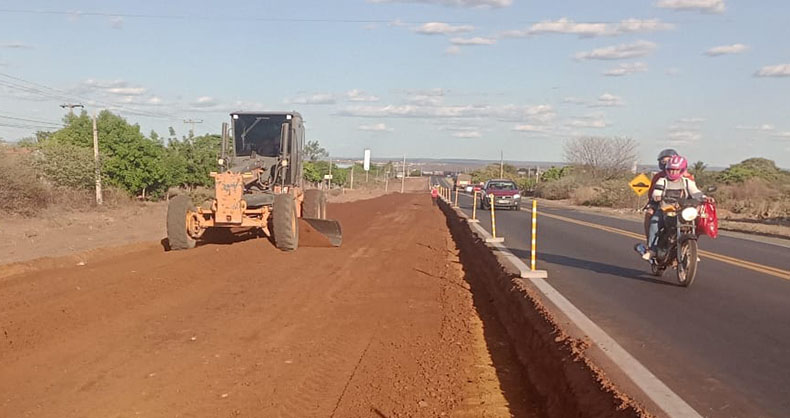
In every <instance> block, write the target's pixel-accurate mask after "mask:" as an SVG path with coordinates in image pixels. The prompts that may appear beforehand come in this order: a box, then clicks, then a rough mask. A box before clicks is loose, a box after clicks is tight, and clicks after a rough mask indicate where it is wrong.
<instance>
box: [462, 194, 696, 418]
mask: <svg viewBox="0 0 790 418" xmlns="http://www.w3.org/2000/svg"><path fill="white" fill-rule="evenodd" d="M447 209H449V210H452V211H453V212H454V213H455V214H456V215H457V216H458V217H459V218H462V219H464V220H465V223H466V224H467V226H468V227H469V228H470V230H471V232H472V233H474V234H475V235H477V236H478V237H479V238H480V239H481V240H483V241H484V242H486V246H487V247H489V248H490V249H491V251H492V252H493V253H495V255H496V256H497V258H498V259H499V260H501V261H504V262H505V263H506V264H509V265H510V266H506V269H507V267H510V270H511V271H517V272H519V276H520V277H521V280H522V281H523V282H524V284H528V285H529V286H530V287H531V288H533V289H535V290H537V291H538V292H539V293H540V296H541V298H542V299H544V300H546V301H548V302H550V305H551V306H553V307H554V308H555V309H556V310H557V311H558V312H559V313H560V314H561V316H562V317H564V318H566V319H567V320H568V321H569V323H570V325H572V326H573V327H574V328H575V329H577V330H578V331H580V332H581V337H582V338H586V339H588V340H589V341H591V342H592V343H593V346H594V347H595V348H597V349H599V350H600V353H602V355H603V357H604V361H603V362H602V363H604V364H602V365H601V364H599V365H598V366H599V367H601V368H602V369H605V370H606V373H607V375H613V376H624V377H625V379H627V380H628V381H630V382H629V383H630V384H626V385H625V386H627V387H629V388H631V387H632V388H634V389H636V390H637V391H638V392H641V394H640V395H639V396H637V397H635V398H637V399H644V400H646V401H647V402H648V403H649V404H651V405H652V406H654V407H655V408H657V409H658V410H659V411H660V412H661V414H660V415H662V416H668V417H690V418H696V417H699V418H701V415H700V414H699V413H697V411H695V410H694V409H693V408H692V407H691V406H690V405H689V404H688V403H686V402H685V401H684V400H683V399H682V398H680V396H678V395H677V394H676V393H675V392H673V391H672V390H671V389H670V388H669V387H668V386H666V385H665V384H664V383H663V382H662V381H661V380H659V379H658V378H657V377H656V376H655V375H654V374H653V373H652V372H650V371H649V370H648V369H647V368H646V367H645V366H644V365H642V364H641V363H640V362H639V361H638V360H637V359H635V358H634V357H633V356H631V354H630V353H628V352H627V351H626V350H625V349H624V348H623V347H622V346H620V344H618V343H617V342H616V341H615V340H614V339H613V338H612V337H611V336H609V335H608V334H607V333H606V332H605V331H604V330H603V329H601V328H600V327H599V326H598V325H597V324H595V323H594V322H593V321H592V320H590V318H589V317H587V316H586V315H585V314H584V313H583V312H582V311H581V310H579V309H578V308H577V307H576V306H574V305H573V304H572V303H571V302H570V301H569V300H568V299H567V298H565V297H564V296H563V295H562V294H560V292H558V291H557V290H556V289H555V288H554V287H552V286H551V284H550V283H549V282H548V280H546V279H548V272H546V271H534V272H533V271H532V270H531V269H530V268H529V267H528V266H527V265H526V264H525V263H524V262H523V261H521V260H520V259H519V258H518V257H516V256H515V255H514V254H513V253H512V252H510V250H509V249H507V247H505V245H504V244H503V243H502V242H491V241H489V240H490V239H491V235H490V234H489V233H488V231H486V230H485V229H483V227H482V226H480V224H479V223H469V222H468V220H469V217H468V216H467V215H466V214H465V213H463V211H461V210H460V208H454V207H451V205H448V207H447ZM611 368H614V369H615V370H611ZM656 412H658V411H656Z"/></svg>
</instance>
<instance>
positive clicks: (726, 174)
mask: <svg viewBox="0 0 790 418" xmlns="http://www.w3.org/2000/svg"><path fill="white" fill-rule="evenodd" d="M754 177H759V178H761V179H763V180H767V181H769V182H772V181H776V180H781V179H783V178H784V179H790V172H787V171H784V170H781V169H779V168H778V167H777V166H776V163H774V162H773V161H772V160H769V159H766V158H749V159H746V160H743V161H741V162H740V163H738V164H733V165H731V166H730V167H729V168H727V169H726V170H724V171H722V172H721V173H720V174H719V180H721V181H723V182H726V183H741V182H744V181H746V180H748V179H750V178H754Z"/></svg>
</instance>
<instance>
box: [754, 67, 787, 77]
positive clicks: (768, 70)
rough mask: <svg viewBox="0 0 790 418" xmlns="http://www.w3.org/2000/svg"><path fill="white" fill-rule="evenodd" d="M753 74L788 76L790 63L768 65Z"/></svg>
mask: <svg viewBox="0 0 790 418" xmlns="http://www.w3.org/2000/svg"><path fill="white" fill-rule="evenodd" d="M754 75H755V76H757V77H790V64H778V65H768V66H765V67H763V68H761V69H760V70H759V71H757V72H756V73H755V74H754Z"/></svg>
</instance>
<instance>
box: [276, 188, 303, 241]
mask: <svg viewBox="0 0 790 418" xmlns="http://www.w3.org/2000/svg"><path fill="white" fill-rule="evenodd" d="M272 229H273V231H272V235H273V236H274V245H275V246H276V247H277V248H279V249H281V250H283V251H293V250H295V249H296V248H297V247H299V221H298V220H297V212H296V199H294V197H293V195H290V194H278V195H276V196H274V205H273V206H272Z"/></svg>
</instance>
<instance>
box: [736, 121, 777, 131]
mask: <svg viewBox="0 0 790 418" xmlns="http://www.w3.org/2000/svg"><path fill="white" fill-rule="evenodd" d="M735 129H741V130H744V131H759V132H773V131H774V130H775V129H776V127H775V126H774V125H771V124H770V123H764V124H762V125H756V126H750V125H738V126H736V127H735Z"/></svg>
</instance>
